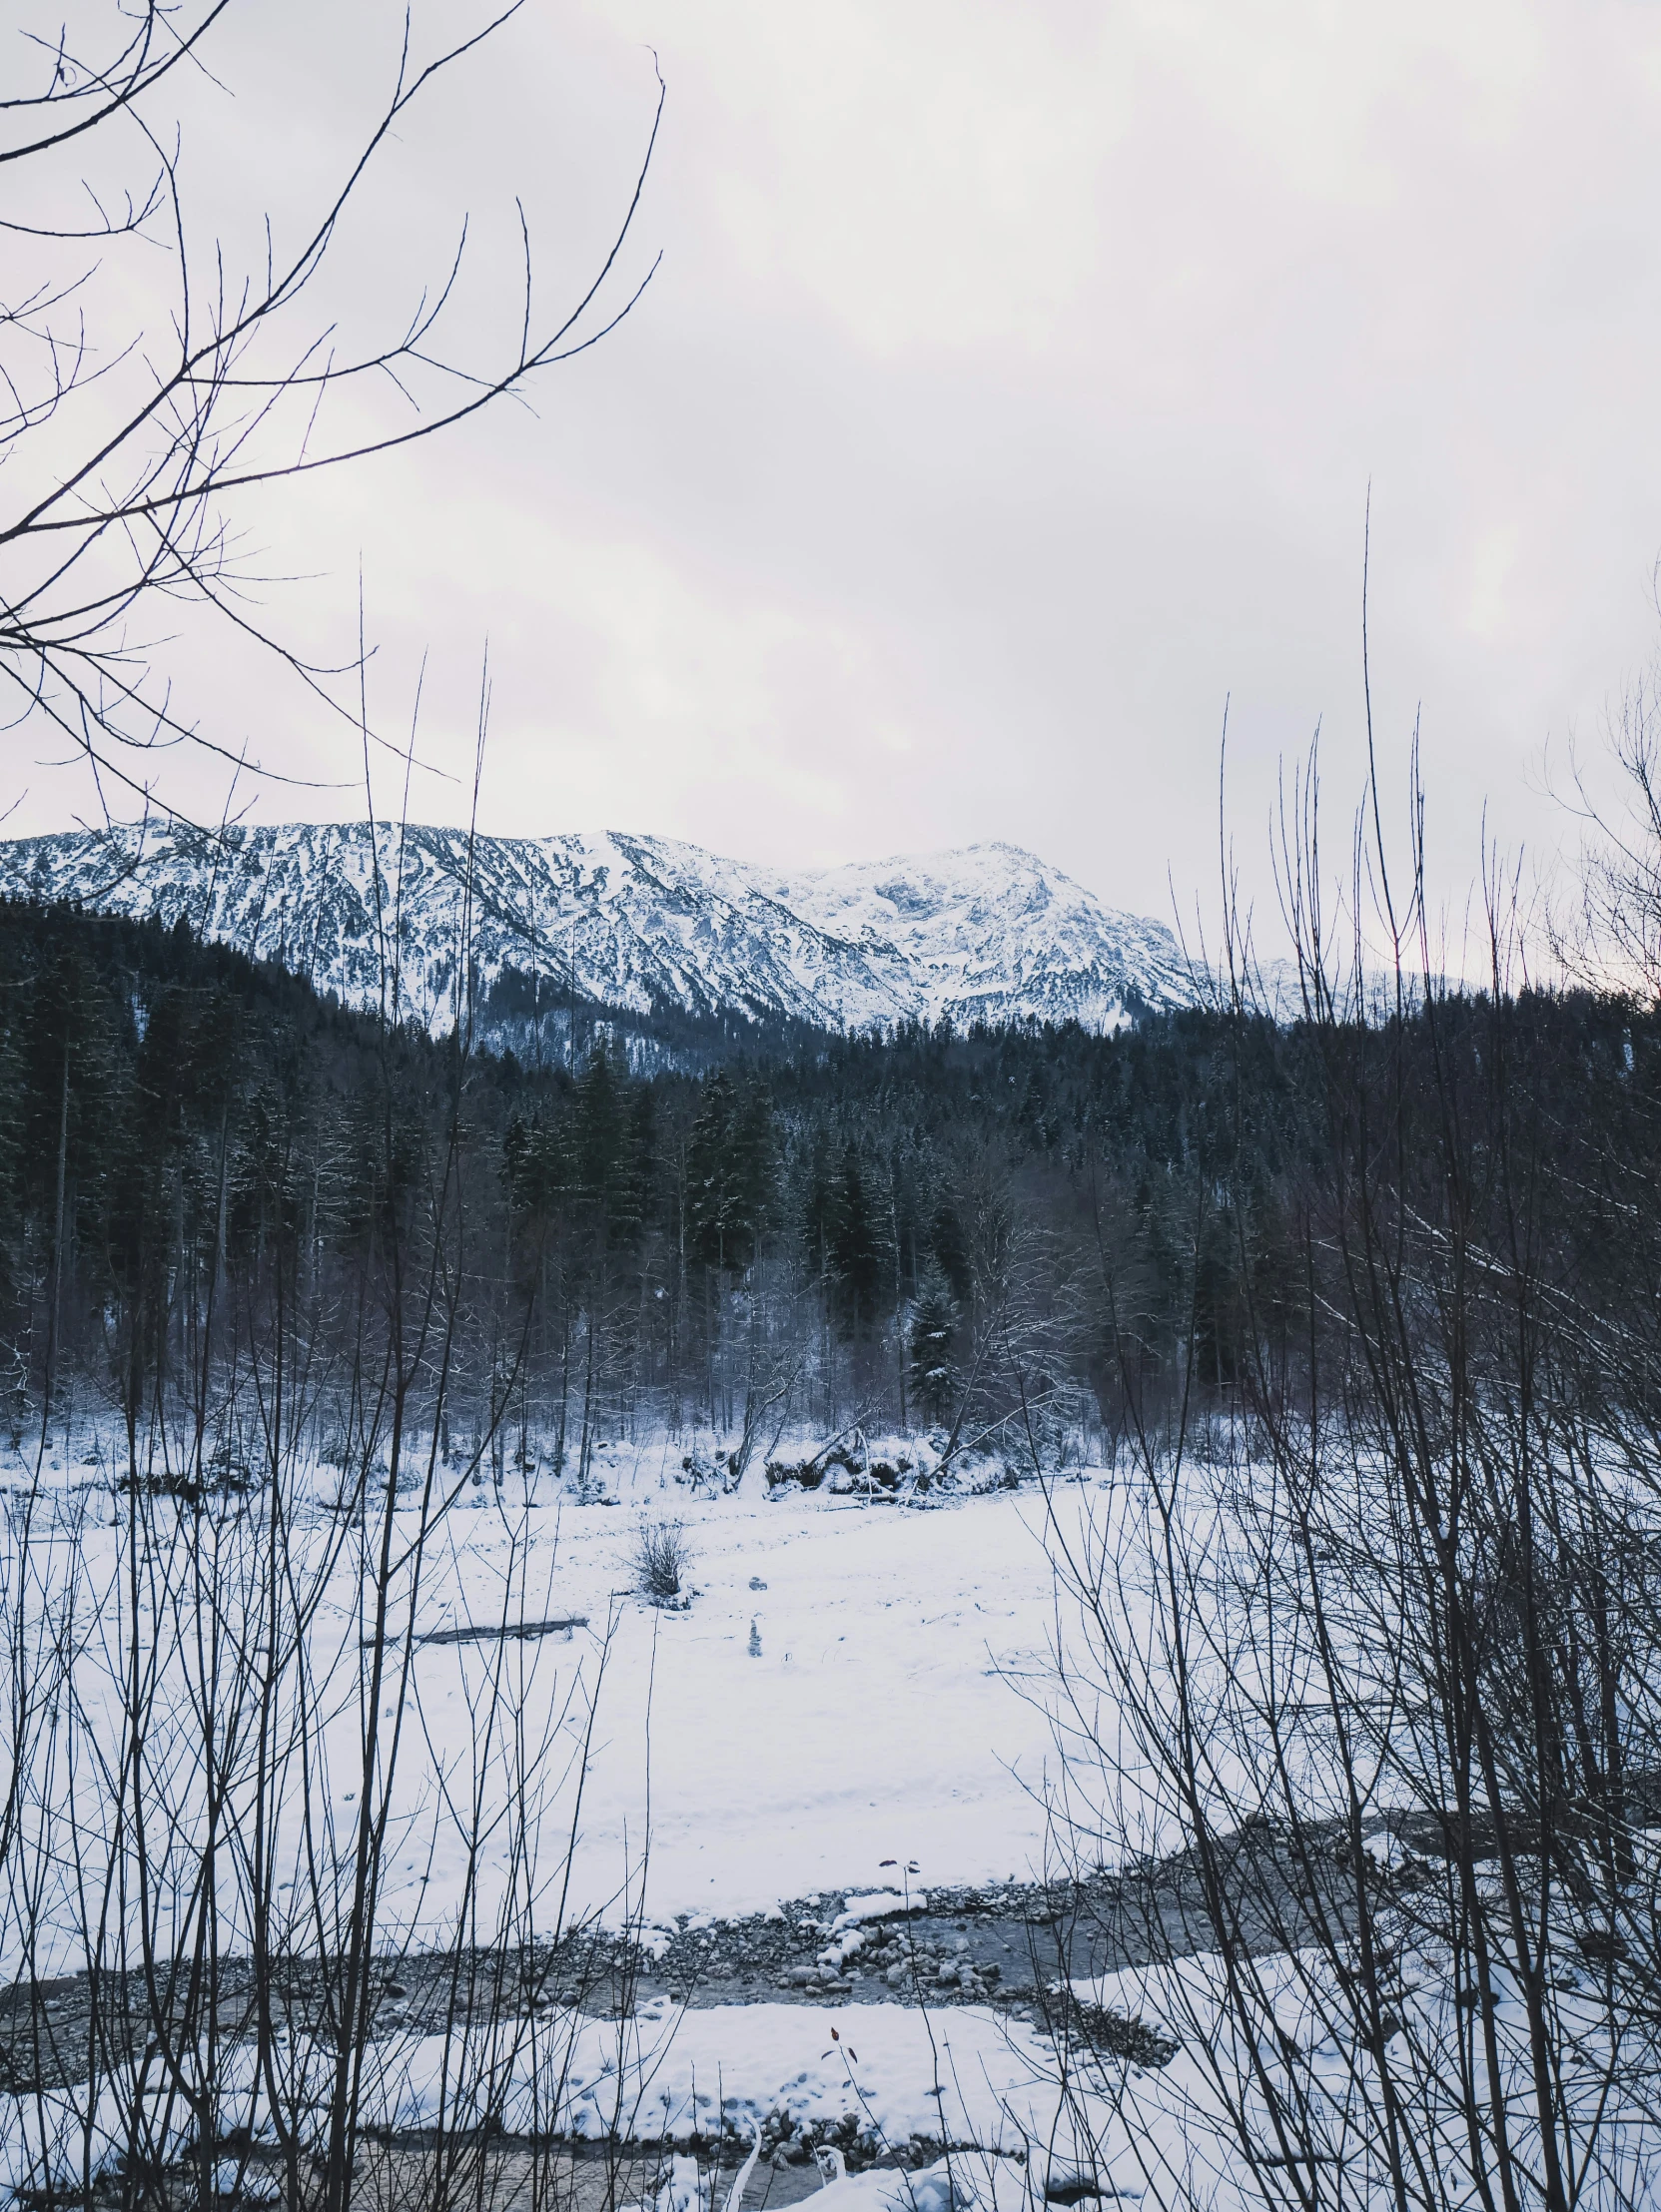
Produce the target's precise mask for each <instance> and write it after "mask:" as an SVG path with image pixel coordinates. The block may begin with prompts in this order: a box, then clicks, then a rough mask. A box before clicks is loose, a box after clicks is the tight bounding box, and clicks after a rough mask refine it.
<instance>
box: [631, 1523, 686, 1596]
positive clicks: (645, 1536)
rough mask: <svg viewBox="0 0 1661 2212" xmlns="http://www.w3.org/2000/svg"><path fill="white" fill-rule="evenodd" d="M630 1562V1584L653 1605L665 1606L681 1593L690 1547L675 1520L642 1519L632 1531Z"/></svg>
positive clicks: (684, 1533)
mask: <svg viewBox="0 0 1661 2212" xmlns="http://www.w3.org/2000/svg"><path fill="white" fill-rule="evenodd" d="M630 1564H631V1565H632V1567H633V1569H634V1587H635V1588H636V1590H638V1591H639V1593H640V1595H641V1597H643V1598H649V1599H650V1600H651V1602H652V1604H653V1605H669V1604H671V1603H673V1602H674V1601H676V1600H677V1599H679V1598H680V1597H681V1596H682V1595H683V1591H684V1585H685V1581H686V1576H687V1574H688V1572H689V1571H690V1568H691V1565H692V1553H691V1547H690V1545H689V1544H688V1542H687V1539H686V1531H685V1529H684V1528H683V1527H682V1526H681V1524H680V1522H679V1521H642V1522H641V1524H640V1526H639V1528H638V1529H637V1530H636V1531H635V1536H634V1549H633V1552H632V1555H631V1559H630Z"/></svg>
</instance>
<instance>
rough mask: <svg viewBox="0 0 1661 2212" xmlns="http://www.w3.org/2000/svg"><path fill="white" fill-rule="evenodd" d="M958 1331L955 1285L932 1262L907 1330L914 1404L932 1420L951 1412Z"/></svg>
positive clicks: (919, 1289)
mask: <svg viewBox="0 0 1661 2212" xmlns="http://www.w3.org/2000/svg"><path fill="white" fill-rule="evenodd" d="M957 1330H958V1302H957V1300H956V1299H955V1298H954V1297H953V1295H952V1286H951V1284H950V1283H949V1282H948V1281H947V1280H946V1277H945V1276H944V1274H942V1272H941V1270H940V1269H939V1268H938V1267H937V1266H935V1265H934V1264H933V1262H931V1263H930V1264H929V1265H928V1266H927V1267H925V1268H924V1270H923V1274H922V1278H921V1280H920V1281H919V1283H918V1285H917V1296H916V1298H915V1300H914V1301H913V1304H912V1308H911V1327H910V1330H909V1331H908V1337H909V1344H910V1353H911V1358H910V1363H909V1374H910V1382H911V1396H912V1403H913V1404H914V1405H915V1406H916V1408H917V1410H918V1411H919V1412H920V1413H921V1414H922V1415H923V1416H924V1418H925V1419H926V1420H929V1421H944V1420H946V1419H947V1418H948V1416H949V1415H950V1413H951V1410H952V1401H953V1398H954V1397H955V1395H956V1390H957V1380H956V1376H955V1374H954V1372H953V1367H952V1346H953V1343H954V1341H955V1339H956V1336H957Z"/></svg>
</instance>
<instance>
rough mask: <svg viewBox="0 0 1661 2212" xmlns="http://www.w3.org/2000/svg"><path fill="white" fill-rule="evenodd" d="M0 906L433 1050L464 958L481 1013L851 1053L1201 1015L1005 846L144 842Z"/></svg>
mask: <svg viewBox="0 0 1661 2212" xmlns="http://www.w3.org/2000/svg"><path fill="white" fill-rule="evenodd" d="M0 893H5V894H8V895H10V896H13V897H19V896H33V897H41V898H50V899H78V900H80V901H81V902H82V903H83V904H85V905H88V906H95V907H103V908H108V909H112V910H114V911H117V912H121V913H126V914H133V915H151V914H155V915H160V916H161V917H162V918H163V919H164V920H166V921H169V922H171V921H175V920H177V919H180V918H181V917H182V918H183V919H184V920H186V921H187V922H189V923H190V925H191V926H192V927H193V928H194V929H196V930H198V931H199V932H201V933H202V934H203V935H204V936H207V937H211V938H216V939H219V940H220V941H221V942H223V943H225V944H229V945H233V946H235V947H237V948H238V949H239V950H240V951H243V952H246V953H248V954H250V955H252V956H254V957H257V958H261V959H268V960H277V961H281V962H282V963H283V964H284V965H285V966H288V967H291V968H295V969H298V970H299V971H300V972H301V973H303V974H305V975H307V976H309V977H310V978H311V979H312V981H313V982H314V983H316V984H317V985H318V986H319V988H320V989H324V990H332V991H334V992H336V993H337V994H338V995H339V996H340V997H341V998H342V999H344V1000H346V1001H347V1002H348V1003H350V1004H353V1005H357V1006H369V1007H376V1006H381V1005H385V1006H386V1007H387V1010H388V1011H389V1012H390V1013H391V1012H396V1013H398V1014H400V1015H411V1016H414V1017H415V1019H416V1020H418V1021H420V1022H421V1023H423V1024H425V1025H426V1026H428V1027H429V1028H432V1029H434V1030H439V1029H447V1028H448V1027H450V1025H451V1024H452V1023H453V1022H454V1020H455V1018H456V1009H457V1003H458V997H459V993H460V986H461V979H462V976H463V973H464V966H463V962H462V960H461V957H460V956H461V948H462V946H463V945H468V946H470V950H471V973H472V980H473V989H474V991H475V993H478V992H485V993H487V992H488V991H489V989H490V987H491V986H492V985H493V984H495V983H496V982H497V980H498V979H500V978H501V977H503V976H504V975H506V974H508V973H509V972H511V973H516V974H518V975H520V976H524V977H530V978H535V979H537V980H538V982H539V983H540V982H543V981H545V982H546V983H547V984H548V985H549V986H550V987H551V989H552V990H553V991H556V992H557V993H558V994H560V995H561V996H569V997H574V998H580V999H582V1000H584V1001H586V1002H589V1003H591V1004H596V1005H599V1006H607V1007H614V1008H617V1009H619V1010H626V1011H628V1012H630V1013H632V1014H635V1015H638V1016H646V1017H649V1016H650V1015H652V1014H653V1013H656V1012H659V1011H663V1010H667V1009H674V1010H677V1011H680V1012H683V1013H688V1014H694V1015H714V1016H720V1017H728V1016H738V1017H741V1018H743V1019H745V1020H749V1021H767V1020H770V1019H779V1018H783V1019H786V1020H791V1021H797V1022H803V1023H807V1024H809V1025H811V1026H812V1027H814V1028H818V1029H831V1030H843V1031H847V1030H860V1029H867V1028H869V1027H871V1026H872V1025H873V1024H878V1023H881V1024H891V1023H894V1022H897V1021H901V1020H906V1019H922V1020H926V1021H929V1022H936V1021H939V1020H940V1019H942V1018H946V1019H949V1020H950V1021H952V1022H953V1023H954V1024H956V1025H957V1026H958V1027H960V1028H962V1027H965V1026H967V1025H968V1024H970V1023H972V1022H977V1021H984V1022H990V1023H1002V1022H1012V1021H1026V1020H1037V1021H1057V1022H1059V1021H1069V1020H1072V1021H1078V1022H1081V1023H1083V1024H1084V1025H1085V1026H1086V1027H1088V1028H1090V1029H1096V1030H1101V1029H1109V1028H1112V1027H1114V1026H1116V1025H1117V1024H1118V1023H1119V1022H1121V1021H1123V1020H1124V1019H1125V1016H1126V1011H1127V1009H1128V1008H1133V1007H1135V1006H1137V1005H1138V1004H1143V1005H1147V1006H1151V1007H1156V1008H1158V1007H1168V1006H1180V1005H1188V1004H1190V1003H1192V1001H1193V999H1194V997H1195V989H1194V985H1193V982H1192V980H1191V978H1190V974H1189V970H1188V967H1187V964H1186V963H1185V961H1184V959H1183V957H1182V954H1181V951H1180V949H1179V947H1178V945H1177V942H1176V940H1175V938H1174V937H1173V936H1172V934H1171V932H1170V931H1169V930H1168V929H1166V928H1164V927H1163V925H1161V924H1160V923H1157V922H1149V921H1142V920H1138V919H1137V918H1136V917H1134V916H1131V915H1125V914H1117V913H1114V912H1113V911H1112V910H1111V909H1109V908H1106V907H1104V906H1102V905H1101V903H1100V902H1099V901H1098V900H1096V899H1095V898H1093V897H1092V895H1091V894H1090V893H1089V892H1088V891H1085V890H1084V889H1083V888H1082V887H1081V886H1080V885H1078V884H1076V883H1074V882H1073V881H1072V880H1071V879H1070V878H1068V877H1066V876H1063V875H1062V874H1060V873H1059V871H1057V870H1055V869H1053V868H1048V867H1046V866H1045V864H1044V863H1043V862H1042V861H1040V860H1038V859H1035V858H1034V856H1033V855H1032V854H1030V853H1026V852H1023V851H1021V850H1020V848H1019V847H1017V846H1013V845H1005V844H989V845H974V846H970V847H967V848H966V849H965V850H963V851H961V852H952V853H941V854H937V855H933V856H931V857H929V858H926V859H911V858H902V859H895V860H889V861H881V862H862V863H857V864H855V865H853V866H850V867H845V868H834V869H822V870H818V871H815V872H811V873H805V874H802V875H799V876H795V877H786V876H784V875H781V874H778V873H775V872H774V871H771V870H768V869H765V868H759V867H755V866H752V865H750V864H748V863H746V862H742V861H733V860H723V859H720V858H718V857H717V856H716V855H714V854H711V853H706V852H704V851H702V850H701V849H700V848H699V847H697V846H695V845H683V844H679V843H677V842H675V841H674V840H672V839H668V838H654V837H633V836H627V835H624V834H622V833H620V832H607V833H604V834H597V835H589V834H576V835H568V836H562V837H546V838H507V837H477V838H469V837H468V835H467V833H466V832H465V831H460V830H448V829H430V828H423V827H417V826H414V825H412V826H409V827H400V826H398V825H388V824H377V825H376V826H375V828H374V830H373V832H372V829H371V826H370V825H369V824H368V823H343V824H310V823H292V824H287V825H284V826H282V827H279V828H272V829H246V828H244V829H233V830H229V831H227V832H226V833H224V834H223V835H219V836H210V835H206V834H204V833H202V832H198V831H184V830H177V829H171V828H168V829H157V828H154V827H146V828H144V829H138V828H132V829H118V830H112V831H108V832H97V831H74V832H69V833H66V834H64V835H60V836H56V837H41V838H23V839H16V840H12V841H10V842H0ZM384 979H386V980H385V981H384Z"/></svg>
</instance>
